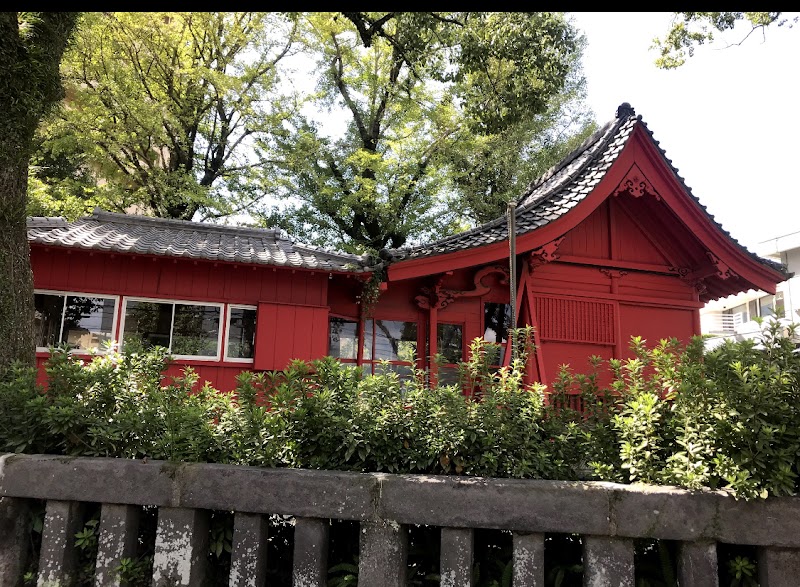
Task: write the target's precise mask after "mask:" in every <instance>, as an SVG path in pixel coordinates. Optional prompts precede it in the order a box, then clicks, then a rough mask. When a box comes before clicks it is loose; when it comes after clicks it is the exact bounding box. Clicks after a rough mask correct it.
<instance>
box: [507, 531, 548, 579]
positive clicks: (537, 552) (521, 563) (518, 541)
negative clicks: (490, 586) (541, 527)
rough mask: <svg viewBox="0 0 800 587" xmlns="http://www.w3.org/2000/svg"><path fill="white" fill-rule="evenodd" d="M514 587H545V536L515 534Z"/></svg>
mask: <svg viewBox="0 0 800 587" xmlns="http://www.w3.org/2000/svg"><path fill="white" fill-rule="evenodd" d="M513 549H514V562H513V565H514V571H513V584H514V587H544V534H539V533H535V534H521V533H519V532H514V534H513Z"/></svg>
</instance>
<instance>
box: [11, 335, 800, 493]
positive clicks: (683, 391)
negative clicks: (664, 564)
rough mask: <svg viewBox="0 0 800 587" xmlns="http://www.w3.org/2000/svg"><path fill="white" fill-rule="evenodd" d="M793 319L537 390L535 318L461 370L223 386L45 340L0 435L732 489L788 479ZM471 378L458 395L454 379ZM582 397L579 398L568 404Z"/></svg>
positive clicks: (42, 443)
mask: <svg viewBox="0 0 800 587" xmlns="http://www.w3.org/2000/svg"><path fill="white" fill-rule="evenodd" d="M793 335H794V328H793V327H791V328H789V329H788V332H787V331H785V328H784V326H782V325H781V324H780V323H779V322H770V323H765V324H764V326H763V332H762V336H761V339H760V340H757V341H743V342H728V343H726V344H724V345H722V346H720V347H719V348H717V349H715V350H713V351H709V352H704V351H703V344H702V340H701V339H699V338H698V339H696V340H694V341H692V342H691V343H690V344H689V345H688V346H686V347H682V346H681V345H679V344H678V342H677V341H674V340H672V341H668V340H664V341H660V343H659V344H656V345H655V346H652V347H648V346H647V345H646V344H645V341H643V340H641V339H639V338H634V339H632V341H631V350H632V353H631V354H632V356H631V358H630V359H626V360H611V361H609V362H608V364H607V368H608V369H609V370H610V371H609V373H610V376H611V383H610V385H607V386H601V385H600V384H599V383H598V382H599V381H601V380H603V377H601V375H602V374H603V371H602V370H603V369H604V368H606V365H605V364H604V362H603V361H601V360H600V359H599V358H597V357H594V358H592V359H591V364H592V366H593V370H592V371H591V372H590V373H588V374H575V373H572V372H571V371H570V370H569V369H568V368H567V367H566V366H565V367H564V368H563V369H562V370H561V373H560V374H559V376H558V378H557V379H556V381H555V382H553V385H552V389H551V390H549V391H547V393H546V390H545V388H544V386H542V385H540V384H539V383H526V380H525V376H524V375H525V373H524V366H525V364H526V361H527V357H528V355H529V353H530V352H532V351H533V346H532V340H533V337H532V331H531V329H530V328H527V329H520V330H518V331H515V332H514V333H513V340H515V341H516V343H517V347H516V353H515V358H514V360H513V362H512V364H511V365H510V366H508V367H504V368H502V369H499V370H493V369H492V368H491V367H490V363H491V361H490V360H489V359H488V358H487V357H490V356H492V353H493V352H494V349H492V348H491V346H492V345H490V344H488V343H485V342H484V341H482V340H480V339H476V340H475V341H474V342H473V343H472V347H471V352H470V357H471V359H470V360H469V361H467V362H465V363H462V364H461V365H460V366H459V372H460V383H459V384H458V385H452V386H445V385H441V386H431V385H429V384H428V380H429V374H427V373H425V372H421V371H415V372H413V373H412V376H411V378H410V379H408V380H405V381H402V380H401V379H400V378H399V377H398V375H397V373H395V372H394V371H392V370H390V369H385V370H384V372H383V373H382V374H377V375H370V376H364V375H363V373H362V371H361V369H360V368H357V367H354V366H352V365H343V364H340V363H339V362H338V361H336V360H334V359H332V358H329V357H328V358H324V359H320V360H317V361H313V362H310V363H304V362H299V361H298V362H295V363H293V364H291V365H290V366H289V368H288V369H286V370H285V371H282V372H278V373H250V372H242V373H241V374H240V375H239V377H238V385H237V388H236V390H235V392H234V393H233V394H223V393H219V392H218V391H216V390H215V389H213V388H211V387H210V386H208V385H206V386H203V387H201V388H200V389H199V390H197V389H196V387H197V386H196V383H197V375H196V373H194V372H193V371H192V369H190V368H187V369H185V370H184V372H183V374H182V376H181V377H177V378H173V379H171V380H169V381H168V382H166V384H163V382H162V373H163V370H164V368H165V366H166V365H167V362H168V361H169V357H168V356H167V354H166V352H165V351H164V350H163V349H160V348H155V349H151V350H147V351H145V350H142V349H133V350H129V351H126V352H123V353H120V352H118V351H117V350H115V349H114V348H110V349H109V350H108V352H107V353H105V354H103V355H100V356H96V357H93V358H91V359H90V360H88V361H85V362H84V361H82V360H80V359H77V358H75V357H74V356H72V355H70V354H69V353H68V352H67V351H66V349H54V350H53V352H52V353H51V356H50V358H49V360H48V362H47V365H46V375H47V386H46V389H45V388H43V387H41V386H39V385H37V383H36V372H35V370H33V369H30V368H23V367H20V366H14V367H12V368H10V369H7V370H6V372H4V373H2V374H0V412H2V413H3V414H4V416H5V417H4V418H3V419H2V421H0V450H2V451H5V452H29V453H53V454H67V455H86V456H116V457H124V458H145V457H149V458H154V459H166V460H180V461H196V462H198V461H199V462H220V463H233V464H242V465H255V466H268V467H303V468H312V469H341V470H350V471H382V472H391V473H436V474H454V475H481V476H493V477H516V478H546V479H578V478H595V479H602V480H609V481H618V482H625V483H628V482H644V483H662V484H672V485H678V486H682V487H686V488H690V489H696V488H701V487H710V488H717V489H725V490H728V491H730V492H732V493H733V494H734V495H736V496H738V497H743V498H748V499H749V498H755V497H766V496H768V495H789V494H793V493H795V492H796V490H797V483H798V462H797V459H798V454H800V413H799V412H800V401H799V400H800V397H798V395H799V394H800V386H799V385H798V383H799V382H798V377H799V376H800V358H799V357H798V355H797V353H795V352H794V351H795V345H794V343H793V342H792V338H793ZM465 391H466V393H465ZM577 401H580V404H581V408H580V409H576V405H577V404H576V402H577Z"/></svg>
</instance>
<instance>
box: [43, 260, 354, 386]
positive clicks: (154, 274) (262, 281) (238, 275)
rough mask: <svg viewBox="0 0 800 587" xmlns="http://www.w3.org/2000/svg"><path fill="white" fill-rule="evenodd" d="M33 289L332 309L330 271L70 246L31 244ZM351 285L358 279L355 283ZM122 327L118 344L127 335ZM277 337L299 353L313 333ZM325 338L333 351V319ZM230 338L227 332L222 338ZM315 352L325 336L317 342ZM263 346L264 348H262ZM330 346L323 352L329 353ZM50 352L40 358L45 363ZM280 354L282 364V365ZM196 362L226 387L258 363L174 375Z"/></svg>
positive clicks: (285, 332) (283, 328)
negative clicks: (329, 337) (330, 337)
mask: <svg viewBox="0 0 800 587" xmlns="http://www.w3.org/2000/svg"><path fill="white" fill-rule="evenodd" d="M31 265H32V267H33V277H34V287H35V288H36V289H47V290H58V291H66V292H78V293H93V294H106V295H118V296H134V297H144V298H156V299H166V300H186V301H198V302H217V303H220V302H222V303H230V304H243V305H252V306H258V305H259V304H260V303H264V302H270V303H273V304H275V303H280V304H299V305H302V306H315V307H323V308H324V307H326V306H327V298H328V291H327V290H328V282H329V281H330V277H329V274H328V273H327V272H315V271H307V270H292V269H285V268H280V267H262V266H252V265H236V264H230V263H215V262H207V261H194V260H191V259H171V258H163V257H151V256H133V255H120V254H109V253H103V252H92V251H82V250H72V249H63V248H57V247H47V248H46V247H40V246H37V245H34V246H32V247H31ZM349 281H355V280H354V279H351V280H349ZM122 303H123V302H122V301H120V304H122ZM119 322H120V321H118V323H117V332H116V333H115V338H116V340H119V338H120V332H119ZM225 322H226V321H225V320H223V324H221V325H220V327H221V328H224V327H225V326H226V324H225ZM275 327H276V328H277V329H278V330H277V331H276V332H277V334H279V335H280V336H281V337H283V341H284V343H285V344H284V346H281V347H278V348H280V349H285V348H294V346H295V345H294V339H295V338H298V339H299V341H298V346H299V345H301V344H303V342H302V341H306V340H311V338H309V336H308V335H309V332H308V330H307V329H298V328H294V327H289V326H287V325H286V324H284V323H279V324H276V325H275ZM320 328H324V329H325V331H326V332H325V333H324V335H323V333H320V334H321V335H322V337H321V340H323V341H324V343H323V346H324V347H327V321H326V322H325V324H324V326H322V325H320ZM223 340H224V333H223ZM314 340H315V341H317V342H316V347H315V352H318V351H319V349H321V348H322V347H321V346H320V345H319V342H318V341H319V340H320V336H318V337H316V338H315V339H314ZM262 346H263V345H262ZM326 352H327V348H325V350H324V351H322V355H324V354H325V353H326ZM46 358H47V353H37V362H38V364H39V365H40V366H41V364H42V363H43V362H44V360H45V359H46ZM282 358H283V357H278V358H277V359H276V360H281V359H282ZM187 365H191V366H192V367H193V368H194V369H195V370H196V371H197V373H198V375H199V376H200V383H202V382H204V381H206V380H207V381H210V382H211V383H212V384H213V385H214V386H215V387H217V388H218V389H220V390H223V391H228V390H231V389H233V388H234V387H235V386H236V379H235V377H236V375H238V374H239V373H240V372H241V371H242V369H247V368H252V364H249V365H248V364H247V363H244V364H243V363H241V362H234V361H223V360H220V361H194V360H180V361H178V362H176V363H175V364H174V365H172V366H171V367H170V368H169V369H168V370H167V372H166V373H167V375H179V374H180V373H181V370H182V369H183V367H185V366H187Z"/></svg>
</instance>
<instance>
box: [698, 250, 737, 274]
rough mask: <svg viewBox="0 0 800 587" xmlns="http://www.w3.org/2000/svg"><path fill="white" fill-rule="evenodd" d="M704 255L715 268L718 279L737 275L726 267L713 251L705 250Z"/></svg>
mask: <svg viewBox="0 0 800 587" xmlns="http://www.w3.org/2000/svg"><path fill="white" fill-rule="evenodd" d="M706 255H708V258H709V259H710V260H711V264H712V265H714V268H715V269H716V270H717V277H719V278H720V279H729V278H731V277H739V276H738V275H737V274H736V272H734V270H733V269H731V268H730V267H728V265H727V264H725V263H724V262H723V261H721V260H720V259H719V257H717V256H716V255H714V253H712V252H710V251H706Z"/></svg>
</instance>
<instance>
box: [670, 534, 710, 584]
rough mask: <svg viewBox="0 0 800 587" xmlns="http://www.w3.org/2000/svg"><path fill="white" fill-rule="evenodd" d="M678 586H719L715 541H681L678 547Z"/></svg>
mask: <svg viewBox="0 0 800 587" xmlns="http://www.w3.org/2000/svg"><path fill="white" fill-rule="evenodd" d="M678 585H680V587H719V564H718V563H717V543H716V542H681V543H680V546H679V547H678Z"/></svg>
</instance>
